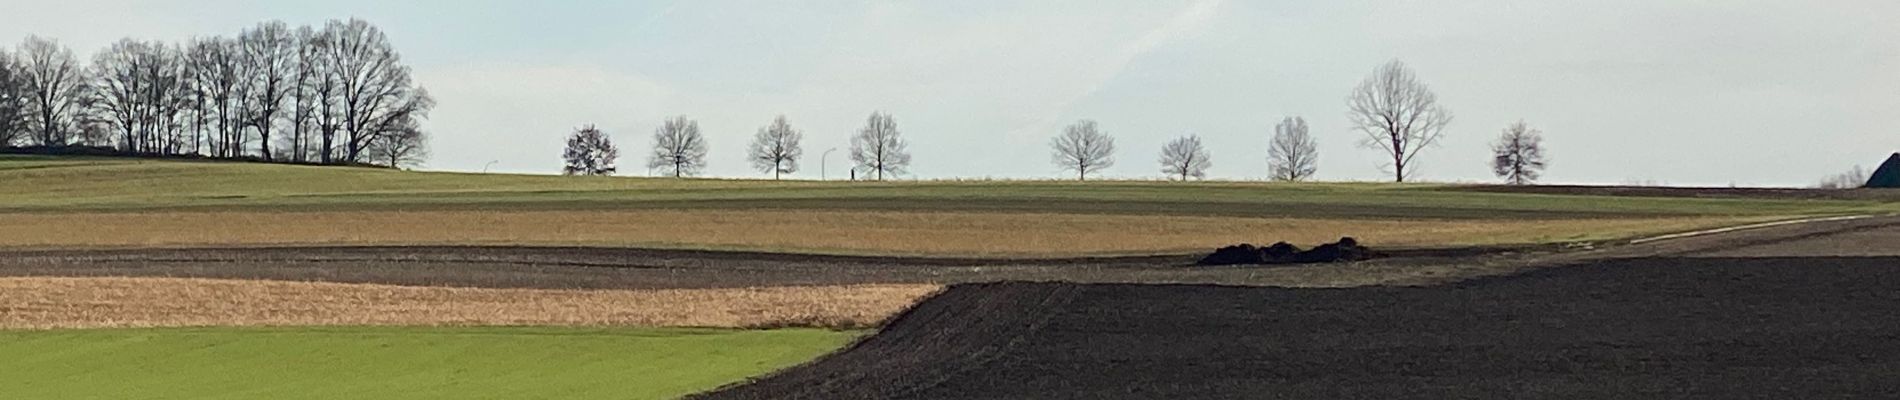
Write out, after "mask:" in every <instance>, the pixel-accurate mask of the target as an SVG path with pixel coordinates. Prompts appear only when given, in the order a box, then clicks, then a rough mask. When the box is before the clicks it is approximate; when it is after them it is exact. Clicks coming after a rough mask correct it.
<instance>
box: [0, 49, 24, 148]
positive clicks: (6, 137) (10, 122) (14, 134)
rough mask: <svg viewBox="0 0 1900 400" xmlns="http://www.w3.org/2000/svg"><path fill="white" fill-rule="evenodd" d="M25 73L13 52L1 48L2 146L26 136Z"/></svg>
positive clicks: (0, 118)
mask: <svg viewBox="0 0 1900 400" xmlns="http://www.w3.org/2000/svg"><path fill="white" fill-rule="evenodd" d="M25 75H26V74H25V72H23V71H21V70H20V64H19V62H17V61H15V60H14V59H13V54H12V53H8V52H7V50H6V49H0V148H6V147H8V146H12V145H14V144H15V143H17V142H19V140H20V138H21V137H24V136H26V129H27V124H26V117H27V112H26V97H27V94H26V77H25Z"/></svg>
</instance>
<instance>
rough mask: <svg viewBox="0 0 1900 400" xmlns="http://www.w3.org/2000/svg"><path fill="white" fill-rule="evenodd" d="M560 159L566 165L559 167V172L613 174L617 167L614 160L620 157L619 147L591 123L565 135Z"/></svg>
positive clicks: (569, 173) (570, 173)
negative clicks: (564, 145) (565, 139)
mask: <svg viewBox="0 0 1900 400" xmlns="http://www.w3.org/2000/svg"><path fill="white" fill-rule="evenodd" d="M561 159H562V160H564V161H566V162H567V165H566V166H564V167H561V173H562V174H567V175H613V174H614V171H615V170H616V169H617V168H616V167H614V162H615V161H617V160H619V159H620V149H619V148H617V147H614V142H613V139H611V138H608V137H607V134H605V133H601V132H600V129H597V128H594V126H593V125H587V126H583V127H581V128H580V129H575V130H574V133H573V134H570V135H568V136H567V150H566V151H563V152H562V153H561Z"/></svg>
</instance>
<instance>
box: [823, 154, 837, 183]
mask: <svg viewBox="0 0 1900 400" xmlns="http://www.w3.org/2000/svg"><path fill="white" fill-rule="evenodd" d="M834 151H838V148H836V147H833V148H829V149H825V154H822V155H819V156H818V180H821V181H823V180H828V179H826V178H825V159H827V158H831V152H834Z"/></svg>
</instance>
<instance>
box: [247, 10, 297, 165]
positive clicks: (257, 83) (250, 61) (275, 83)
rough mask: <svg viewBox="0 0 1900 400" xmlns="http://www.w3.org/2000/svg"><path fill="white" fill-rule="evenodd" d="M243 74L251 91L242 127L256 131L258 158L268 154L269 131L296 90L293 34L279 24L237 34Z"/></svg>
mask: <svg viewBox="0 0 1900 400" xmlns="http://www.w3.org/2000/svg"><path fill="white" fill-rule="evenodd" d="M237 43H238V48H239V55H240V58H239V59H240V60H241V64H240V65H241V66H242V70H241V71H242V74H243V75H244V77H243V78H244V79H245V80H246V84H247V86H248V87H250V88H251V90H250V93H247V95H249V98H248V99H245V100H246V102H245V105H246V106H248V107H249V109H248V110H246V111H245V112H244V116H245V120H246V121H245V124H244V125H247V126H250V127H253V128H255V129H256V130H257V139H258V140H257V143H258V155H260V156H262V157H263V158H264V159H265V160H270V159H273V155H272V154H271V149H270V145H271V140H272V137H271V128H272V127H275V126H277V120H278V119H279V118H281V117H282V116H283V115H282V111H283V106H284V100H285V99H286V98H288V97H289V96H290V95H291V93H292V91H293V90H295V89H296V86H295V85H294V84H293V80H294V79H296V75H295V73H296V71H297V61H298V57H297V55H298V49H299V47H300V46H298V43H297V36H296V33H295V32H293V31H291V29H290V27H289V26H288V25H285V24H284V23H283V22H282V21H270V22H265V23H262V24H258V25H257V26H256V27H253V28H250V29H246V30H244V32H242V33H240V34H238V41H237Z"/></svg>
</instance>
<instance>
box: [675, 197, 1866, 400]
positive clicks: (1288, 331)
mask: <svg viewBox="0 0 1900 400" xmlns="http://www.w3.org/2000/svg"><path fill="white" fill-rule="evenodd" d="M1896 238H1900V227H1896V226H1895V225H1894V224H1893V222H1892V221H1890V220H1887V221H1883V220H1861V221H1853V222H1842V223H1828V224H1813V225H1805V226H1790V227H1781V228H1774V229H1767V230H1763V231H1758V232H1747V233H1741V234H1729V235H1722V236H1711V237H1702V238H1694V239H1685V240H1680V241H1673V242H1670V243H1669V244H1667V245H1662V244H1651V245H1643V246H1629V247H1624V248H1618V249H1613V250H1610V251H1604V252H1599V253H1596V255H1594V256H1591V257H1587V258H1575V259H1573V260H1576V262H1577V263H1576V264H1574V265H1571V266H1565V267H1556V268H1543V269H1535V270H1531V271H1530V272H1526V273H1522V274H1517V275H1512V276H1500V277H1491V278H1481V279H1475V280H1467V281H1463V282H1457V283H1451V284H1445V285H1437V286H1425V287H1368V288H1357V289H1278V288H1257V287H1234V286H1209V285H1128V284H1074V283H995V284H972V285H958V286H954V287H952V288H951V289H950V290H948V291H946V292H945V293H943V294H942V295H940V296H938V297H935V298H933V299H931V300H928V301H926V302H924V303H923V304H921V305H919V306H918V307H916V309H914V310H912V311H911V312H910V313H908V314H905V315H903V316H901V317H899V318H898V319H896V320H895V321H893V322H892V323H891V324H890V325H888V326H887V327H886V328H885V330H884V331H882V332H880V333H879V334H877V335H875V336H873V337H871V338H870V339H867V340H865V341H863V342H861V343H859V344H858V345H857V346H855V347H852V348H850V349H848V350H846V351H843V352H841V353H837V354H834V355H832V356H829V357H827V358H824V359H821V360H819V361H817V362H815V363H813V364H810V365H807V366H803V367H799V368H794V369H790V370H786V371H783V372H781V373H779V374H777V375H773V376H769V377H766V378H763V379H761V380H758V381H756V382H753V383H750V384H746V385H739V386H734V387H729V388H726V389H723V390H721V391H716V392H714V393H711V394H708V395H706V396H704V398H706V399H767V398H770V399H873V398H876V399H1030V398H1034V399H1057V398H1075V399H1085V398H1086V399H1099V398H1143V399H1146V398H1152V399H1184V398H1257V399H1279V398H1286V399H1309V398H1312V399H1393V398H1420V399H1440V398H1545V399H1634V398H1670V399H1679V398H1704V399H1747V398H1760V399H1786V398H1882V397H1886V396H1889V395H1891V394H1892V393H1897V392H1900V378H1897V377H1896V375H1895V374H1894V371H1900V322H1896V320H1895V319H1894V318H1893V316H1894V315H1900V242H1896V241H1895V239H1896ZM1555 258H1565V257H1555ZM1012 304H1013V305H1014V306H1011V305H1012Z"/></svg>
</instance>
